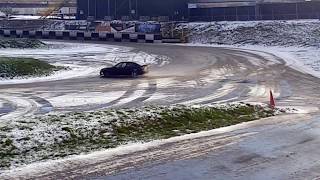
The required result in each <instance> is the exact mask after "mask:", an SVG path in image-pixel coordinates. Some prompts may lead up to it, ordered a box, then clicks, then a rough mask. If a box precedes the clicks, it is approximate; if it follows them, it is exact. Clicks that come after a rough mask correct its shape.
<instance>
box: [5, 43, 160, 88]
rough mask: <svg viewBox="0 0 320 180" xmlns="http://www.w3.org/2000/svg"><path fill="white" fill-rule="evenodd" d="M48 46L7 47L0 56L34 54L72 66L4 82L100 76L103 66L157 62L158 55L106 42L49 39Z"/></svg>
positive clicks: (53, 62) (54, 62) (60, 64)
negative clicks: (125, 62)
mask: <svg viewBox="0 0 320 180" xmlns="http://www.w3.org/2000/svg"><path fill="white" fill-rule="evenodd" d="M45 43H47V44H48V48H42V49H6V50H2V51H0V56H6V57H32V58H36V59H41V60H44V61H47V62H49V63H50V64H54V65H59V66H65V67H69V70H63V71H59V72H56V73H55V74H53V75H51V76H47V77H34V78H32V77H31V78H28V79H13V80H1V81H0V84H15V83H31V82H36V81H50V80H60V79H69V78H75V77H83V76H97V75H99V71H100V69H101V68H103V67H106V66H111V65H114V64H116V63H118V62H120V61H133V62H137V63H139V64H155V63H157V56H156V55H152V54H147V53H145V52H142V51H139V52H136V51H133V48H127V47H120V46H114V45H105V44H86V43H66V42H52V41H48V42H45Z"/></svg>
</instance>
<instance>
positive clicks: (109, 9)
mask: <svg viewBox="0 0 320 180" xmlns="http://www.w3.org/2000/svg"><path fill="white" fill-rule="evenodd" d="M108 16H110V0H108Z"/></svg>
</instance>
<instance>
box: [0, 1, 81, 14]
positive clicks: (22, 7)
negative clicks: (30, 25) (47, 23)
mask: <svg viewBox="0 0 320 180" xmlns="http://www.w3.org/2000/svg"><path fill="white" fill-rule="evenodd" d="M60 4H61V7H59V8H60V11H61V13H63V14H76V12H77V11H76V7H77V5H76V0H0V11H1V9H3V8H11V9H12V10H13V12H15V15H41V14H42V13H44V12H46V11H48V9H54V7H55V6H60Z"/></svg>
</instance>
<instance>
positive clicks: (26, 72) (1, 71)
mask: <svg viewBox="0 0 320 180" xmlns="http://www.w3.org/2000/svg"><path fill="white" fill-rule="evenodd" d="M61 69H62V67H58V66H53V65H51V64H49V63H47V62H44V61H40V60H37V59H33V58H12V57H0V78H14V77H28V76H48V75H50V74H52V73H53V72H55V71H58V70H61Z"/></svg>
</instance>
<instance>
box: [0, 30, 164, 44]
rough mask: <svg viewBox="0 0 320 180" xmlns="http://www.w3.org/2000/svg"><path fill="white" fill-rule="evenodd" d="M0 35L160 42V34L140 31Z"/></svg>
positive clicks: (0, 33) (7, 33)
mask: <svg viewBox="0 0 320 180" xmlns="http://www.w3.org/2000/svg"><path fill="white" fill-rule="evenodd" d="M0 36H3V37H11V38H34V39H61V40H88V41H89V40H92V41H115V42H139V43H161V42H162V36H161V35H160V34H140V33H119V32H117V33H106V32H87V31H86V32H84V31H33V30H31V31H29V30H7V29H6V30H1V29H0Z"/></svg>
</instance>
